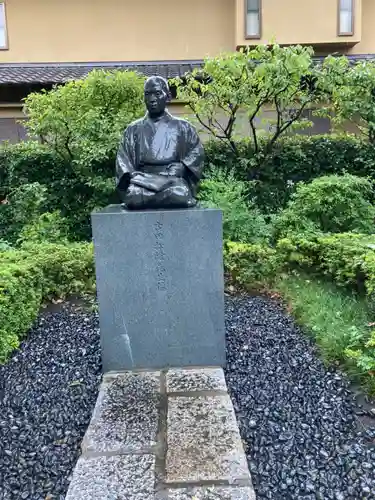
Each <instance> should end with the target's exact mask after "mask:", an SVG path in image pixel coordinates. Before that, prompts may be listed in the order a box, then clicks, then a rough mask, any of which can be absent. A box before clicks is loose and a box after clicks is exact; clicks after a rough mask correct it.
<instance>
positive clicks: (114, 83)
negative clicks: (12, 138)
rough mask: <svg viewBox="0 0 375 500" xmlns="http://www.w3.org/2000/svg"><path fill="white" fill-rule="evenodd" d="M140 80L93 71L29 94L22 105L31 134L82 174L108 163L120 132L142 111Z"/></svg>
mask: <svg viewBox="0 0 375 500" xmlns="http://www.w3.org/2000/svg"><path fill="white" fill-rule="evenodd" d="M143 83H144V77H143V76H141V75H140V74H137V73H135V72H130V71H116V72H109V71H103V70H94V71H92V72H91V73H90V74H89V75H88V76H87V77H86V78H85V79H82V80H76V81H72V82H69V83H66V84H65V85H62V86H56V87H55V88H54V89H53V90H51V91H44V92H41V93H32V94H29V96H28V97H27V98H26V100H25V112H26V114H27V116H28V118H29V120H28V121H27V122H26V127H27V129H28V131H29V133H30V135H32V136H34V137H38V138H40V139H41V141H42V142H44V143H47V144H48V145H49V146H50V147H51V148H53V149H54V150H55V151H56V152H57V153H58V154H59V155H61V156H62V157H63V158H64V159H67V160H68V161H71V162H73V163H74V164H75V165H76V166H78V167H80V168H81V169H83V170H86V169H87V168H89V167H90V166H91V165H92V164H98V163H100V162H102V161H103V160H105V159H107V158H108V156H110V155H111V154H112V153H113V151H114V150H115V149H116V148H117V147H118V143H119V140H120V136H121V133H122V131H123V130H124V128H125V127H126V126H127V125H128V124H129V123H130V122H131V121H133V120H134V119H136V118H138V117H140V116H141V115H142V113H143V111H144V103H143Z"/></svg>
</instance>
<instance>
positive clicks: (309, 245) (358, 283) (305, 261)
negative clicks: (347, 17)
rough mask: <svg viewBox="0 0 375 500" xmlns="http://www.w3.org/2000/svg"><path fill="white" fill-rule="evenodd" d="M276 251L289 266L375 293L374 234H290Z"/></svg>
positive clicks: (369, 293) (360, 290) (361, 290)
mask: <svg viewBox="0 0 375 500" xmlns="http://www.w3.org/2000/svg"><path fill="white" fill-rule="evenodd" d="M276 251H277V253H278V255H279V257H280V259H281V260H282V261H283V262H284V263H285V264H286V265H290V266H292V267H293V266H295V267H298V268H300V269H303V270H305V271H308V272H315V273H319V274H323V275H325V276H328V277H329V278H331V279H332V280H333V281H334V282H335V283H336V284H337V285H339V286H342V287H352V288H355V289H356V290H357V291H359V292H367V294H368V295H371V294H372V293H373V292H374V291H375V236H374V235H361V234H353V233H342V234H332V235H330V234H327V235H323V236H315V237H305V236H300V235H290V236H289V237H288V238H282V239H280V240H279V241H278V243H277V246H276Z"/></svg>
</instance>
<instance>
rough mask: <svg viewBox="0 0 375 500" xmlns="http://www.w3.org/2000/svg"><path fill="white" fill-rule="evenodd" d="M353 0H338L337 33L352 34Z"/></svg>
mask: <svg viewBox="0 0 375 500" xmlns="http://www.w3.org/2000/svg"><path fill="white" fill-rule="evenodd" d="M353 32H354V0H339V35H341V36H343V35H344V36H345V35H353Z"/></svg>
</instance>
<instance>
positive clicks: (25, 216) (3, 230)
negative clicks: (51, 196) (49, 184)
mask: <svg viewBox="0 0 375 500" xmlns="http://www.w3.org/2000/svg"><path fill="white" fill-rule="evenodd" d="M46 197H47V188H46V187H45V186H43V185H41V184H39V183H38V182H33V183H30V184H22V185H20V186H19V187H17V188H15V189H13V190H12V191H10V192H9V194H8V196H7V200H6V203H2V204H1V205H0V238H2V239H5V240H7V241H9V242H13V243H14V242H15V241H16V240H17V237H18V235H19V233H20V232H21V230H22V228H23V227H24V226H25V224H32V223H33V222H34V221H35V220H36V219H37V218H38V217H39V215H40V214H41V212H42V211H43V209H44V207H45V205H46Z"/></svg>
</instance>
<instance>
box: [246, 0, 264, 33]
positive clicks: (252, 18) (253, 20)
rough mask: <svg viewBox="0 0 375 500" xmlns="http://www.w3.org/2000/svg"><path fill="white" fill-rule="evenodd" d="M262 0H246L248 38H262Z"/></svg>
mask: <svg viewBox="0 0 375 500" xmlns="http://www.w3.org/2000/svg"><path fill="white" fill-rule="evenodd" d="M260 3H261V0H246V38H260Z"/></svg>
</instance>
